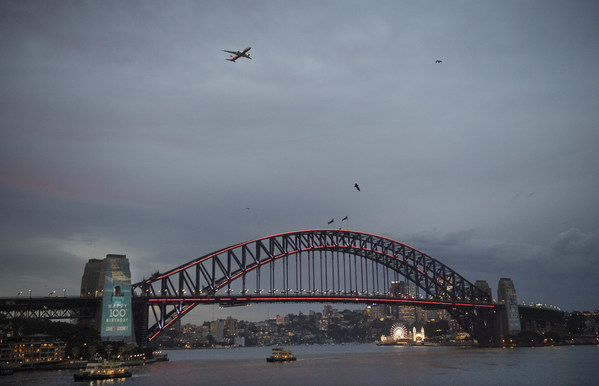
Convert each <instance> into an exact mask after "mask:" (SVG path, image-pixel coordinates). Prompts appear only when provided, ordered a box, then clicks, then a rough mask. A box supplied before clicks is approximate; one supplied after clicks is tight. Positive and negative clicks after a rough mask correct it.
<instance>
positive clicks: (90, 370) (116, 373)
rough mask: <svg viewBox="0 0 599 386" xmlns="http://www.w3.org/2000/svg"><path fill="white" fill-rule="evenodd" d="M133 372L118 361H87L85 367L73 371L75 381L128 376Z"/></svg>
mask: <svg viewBox="0 0 599 386" xmlns="http://www.w3.org/2000/svg"><path fill="white" fill-rule="evenodd" d="M132 375H133V374H132V373H131V371H129V370H128V369H127V368H126V367H124V366H122V365H121V364H120V362H101V363H100V362H94V363H88V364H87V366H86V367H85V369H83V370H81V371H79V372H78V373H75V374H74V375H73V376H74V378H75V381H89V380H102V379H115V378H128V377H130V376H132Z"/></svg>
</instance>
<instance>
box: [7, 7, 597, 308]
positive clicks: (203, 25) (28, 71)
mask: <svg viewBox="0 0 599 386" xmlns="http://www.w3.org/2000/svg"><path fill="white" fill-rule="evenodd" d="M598 19H599V3H597V2H596V1H546V0H543V1H503V0H502V1H453V2H449V1H424V2H423V1H322V0H319V1H302V2H297V1H288V2H287V1H251V2H249V1H192V2H185V1H176V2H167V1H90V2H86V1H6V0H2V1H0V85H1V87H0V134H1V140H0V263H1V270H0V272H1V273H0V296H2V297H7V296H15V294H16V293H17V292H18V291H24V293H25V294H27V291H28V290H30V289H31V290H32V293H33V295H34V296H36V295H40V296H41V295H47V293H48V292H50V291H53V290H55V291H57V292H62V291H63V288H64V289H66V292H67V295H75V294H78V293H79V288H80V285H81V276H82V274H83V269H84V266H85V263H86V262H87V260H88V259H90V258H104V257H105V255H106V254H109V253H116V254H126V255H127V257H128V258H129V260H130V263H131V271H132V276H133V281H134V282H136V281H139V280H141V279H142V278H143V277H148V276H149V275H150V274H151V273H152V272H154V271H156V270H160V271H162V272H164V271H166V270H168V269H170V268H173V267H175V266H178V265H180V264H183V263H185V262H187V261H189V260H192V259H194V258H196V257H199V256H201V255H204V254H207V253H209V252H212V251H214V250H217V249H220V248H222V247H226V246H229V245H231V244H234V243H237V242H241V241H245V240H250V239H253V238H255V237H260V236H267V235H270V234H274V233H280V232H286V231H294V230H301V229H312V228H326V227H334V228H337V227H340V226H343V227H345V225H346V224H345V223H342V222H341V219H342V218H343V217H344V216H348V217H349V222H348V225H349V228H350V229H353V230H358V231H364V232H369V233H374V234H378V235H381V236H386V237H390V238H393V239H395V240H397V241H400V242H403V243H406V244H408V245H410V246H412V247H414V248H417V249H420V250H422V251H424V252H425V253H427V254H429V255H431V256H433V257H435V258H437V259H438V260H440V261H441V262H443V263H445V264H447V265H448V266H450V267H451V268H453V269H455V270H456V271H457V272H459V273H460V274H462V275H463V276H464V277H466V278H467V279H468V280H470V281H472V282H474V281H475V280H478V279H483V280H487V281H488V282H489V284H490V285H491V287H492V288H493V293H494V294H496V290H497V281H498V280H499V278H501V277H509V278H512V280H513V281H514V283H515V286H516V290H517V293H518V300H519V301H520V302H522V301H525V302H527V303H530V302H540V303H546V304H551V305H556V306H559V307H561V308H562V309H565V310H568V311H570V310H591V309H593V308H596V307H599V285H598V282H599V280H598V279H597V278H598V277H599V198H598V197H599V195H598V193H599V146H598V145H599V131H598V129H599V128H598V124H599V45H598V44H597V42H599V23H598V22H597V20H598ZM247 46H251V47H252V49H251V51H250V54H251V56H252V60H247V59H244V58H241V59H239V60H238V61H237V62H236V63H231V62H228V61H226V60H225V59H226V58H227V57H228V54H226V53H224V52H223V51H222V50H223V49H227V50H237V49H243V48H245V47H247ZM437 59H438V60H442V63H435V61H436V60H437ZM356 182H357V183H359V184H360V187H361V192H358V191H356V190H355V189H354V188H353V185H354V183H356ZM245 208H250V210H246V209H245ZM332 218H334V219H335V222H334V223H333V224H331V225H327V222H328V221H329V220H331V219H332ZM269 307H270V308H269V310H268V313H269V314H270V315H271V316H272V314H274V313H284V312H286V311H283V308H282V306H275V305H271V306H269ZM277 307H279V308H277ZM289 307H291V308H289ZM310 307H311V308H312V309H315V310H321V309H322V306H321V305H312V306H310ZM341 308H342V307H341ZM256 309H257V308H256ZM288 309H291V310H293V309H299V306H293V305H291V306H287V308H285V310H288ZM234 311H235V310H234ZM244 312H245V311H243V312H241V313H240V314H239V315H237V316H238V317H239V318H241V319H251V317H250V315H249V313H244ZM263 316H266V315H264V313H263V312H262V314H260V315H259V317H258V319H264V317H263ZM202 317H203V316H198V318H199V319H201V318H202ZM206 319H208V318H206Z"/></svg>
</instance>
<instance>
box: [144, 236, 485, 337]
mask: <svg viewBox="0 0 599 386" xmlns="http://www.w3.org/2000/svg"><path fill="white" fill-rule="evenodd" d="M398 281H404V282H410V283H413V284H414V287H415V288H416V289H417V291H418V293H416V294H411V295H412V296H413V297H414V298H411V299H405V298H402V299H398V294H397V293H391V292H390V288H391V283H392V282H398ZM132 292H133V302H134V323H135V329H136V338H137V341H138V343H140V344H147V343H149V342H151V341H152V340H153V339H155V338H156V337H157V336H158V335H159V334H160V333H161V332H162V331H163V330H164V329H165V328H167V327H168V326H169V325H170V324H172V323H173V322H174V321H176V320H177V319H179V318H181V317H182V316H184V315H185V314H187V313H188V312H189V311H190V310H191V309H193V308H194V307H195V306H197V305H198V304H211V303H220V304H223V305H240V304H248V303H256V302H310V301H312V302H321V303H322V302H335V301H337V302H344V303H368V302H373V301H376V302H378V303H388V304H413V305H419V306H424V307H428V308H444V309H447V311H448V312H449V313H450V314H451V315H452V316H453V317H454V318H455V319H456V320H457V321H458V323H460V324H461V326H462V327H463V328H464V329H465V330H466V331H467V332H469V333H470V334H471V335H472V336H473V338H475V339H478V340H479V342H489V341H490V340H491V339H492V337H493V331H492V330H493V328H494V327H493V320H494V315H493V314H494V313H496V309H495V308H496V305H494V304H493V303H492V298H491V295H490V294H489V293H486V292H484V291H482V290H480V289H479V288H477V287H476V286H474V284H472V283H471V282H469V281H468V280H466V279H465V278H464V277H462V276H461V275H460V274H458V273H457V272H456V271H454V270H453V269H451V268H449V267H448V266H447V265H445V264H443V263H441V262H440V261H438V260H436V259H434V258H433V257H431V256H429V255H427V254H425V253H423V252H421V251H419V250H417V249H415V248H412V247H410V246H408V245H406V244H403V243H400V242H397V241H394V240H392V239H389V238H386V237H382V236H377V235H374V234H369V233H363V232H356V231H349V230H327V229H319V230H305V231H297V232H289V233H282V234H277V235H272V236H268V237H263V238H260V239H255V240H251V241H247V242H243V243H240V244H235V245H232V246H230V247H228V248H224V249H221V250H219V251H216V252H213V253H209V254H207V255H204V256H202V257H199V258H197V259H195V260H192V261H190V262H188V263H186V264H183V265H181V266H179V267H177V268H174V269H172V270H170V271H168V272H166V273H158V272H157V273H155V274H154V275H152V277H150V278H149V279H147V280H143V281H141V282H139V283H136V284H134V285H133V286H132Z"/></svg>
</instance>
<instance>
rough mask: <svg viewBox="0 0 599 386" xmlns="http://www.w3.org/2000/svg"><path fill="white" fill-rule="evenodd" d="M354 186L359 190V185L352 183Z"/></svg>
mask: <svg viewBox="0 0 599 386" xmlns="http://www.w3.org/2000/svg"><path fill="white" fill-rule="evenodd" d="M354 188H356V189H357V190H358V192H359V191H360V185H358V184H354Z"/></svg>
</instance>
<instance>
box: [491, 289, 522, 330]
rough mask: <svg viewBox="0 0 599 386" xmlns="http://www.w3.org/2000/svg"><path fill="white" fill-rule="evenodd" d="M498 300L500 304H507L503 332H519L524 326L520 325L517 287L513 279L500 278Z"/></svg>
mask: <svg viewBox="0 0 599 386" xmlns="http://www.w3.org/2000/svg"><path fill="white" fill-rule="evenodd" d="M497 300H498V302H499V304H504V305H505V314H504V318H503V320H504V323H505V324H504V328H503V332H504V333H506V334H510V335H514V334H518V333H519V332H520V331H521V330H522V327H521V325H520V312H519V311H518V299H517V297H516V287H514V283H513V282H512V280H511V279H508V278H501V279H499V283H498V284H497Z"/></svg>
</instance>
